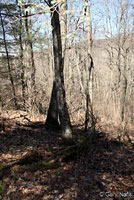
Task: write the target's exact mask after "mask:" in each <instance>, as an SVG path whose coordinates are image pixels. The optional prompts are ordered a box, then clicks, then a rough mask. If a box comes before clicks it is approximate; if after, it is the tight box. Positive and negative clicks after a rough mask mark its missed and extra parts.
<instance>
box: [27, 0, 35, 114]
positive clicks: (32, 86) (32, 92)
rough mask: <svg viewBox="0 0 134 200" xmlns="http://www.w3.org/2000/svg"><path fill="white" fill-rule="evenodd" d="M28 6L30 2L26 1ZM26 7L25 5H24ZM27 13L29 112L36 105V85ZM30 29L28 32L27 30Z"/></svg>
mask: <svg viewBox="0 0 134 200" xmlns="http://www.w3.org/2000/svg"><path fill="white" fill-rule="evenodd" d="M28 3H29V4H30V0H29V1H28ZM26 6H27V5H26ZM28 14H30V13H28V11H26V19H25V27H26V34H27V48H28V54H29V56H30V59H29V65H30V67H31V72H30V73H31V77H30V78H31V82H30V83H31V84H30V104H31V105H30V106H31V112H32V111H33V110H34V106H35V105H36V84H35V74H36V67H35V62H34V53H33V43H32V37H31V33H30V31H31V19H30V18H29V19H28ZM29 29H30V30H29Z"/></svg>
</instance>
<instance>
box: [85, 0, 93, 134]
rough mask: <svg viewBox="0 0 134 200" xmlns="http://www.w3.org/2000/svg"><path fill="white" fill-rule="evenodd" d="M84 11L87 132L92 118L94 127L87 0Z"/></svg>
mask: <svg viewBox="0 0 134 200" xmlns="http://www.w3.org/2000/svg"><path fill="white" fill-rule="evenodd" d="M84 9H85V15H86V23H87V38H88V49H87V63H86V71H87V80H86V82H87V84H86V111H85V131H87V129H88V123H89V119H90V118H91V127H93V126H94V115H93V107H92V80H91V75H92V68H93V58H92V30H91V17H90V5H89V3H88V1H87V0H84Z"/></svg>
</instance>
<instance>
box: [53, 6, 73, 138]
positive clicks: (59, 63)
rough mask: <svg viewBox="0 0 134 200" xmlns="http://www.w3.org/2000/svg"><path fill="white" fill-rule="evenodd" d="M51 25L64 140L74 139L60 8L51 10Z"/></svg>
mask: <svg viewBox="0 0 134 200" xmlns="http://www.w3.org/2000/svg"><path fill="white" fill-rule="evenodd" d="M51 12H52V14H51V25H52V27H53V31H52V36H53V52H54V69H55V83H56V89H57V102H58V111H59V119H60V125H61V129H62V135H63V138H64V139H67V140H68V139H69V140H70V139H72V130H71V124H70V118H69V114H68V109H67V103H66V95H65V87H64V75H63V69H64V58H63V57H62V41H61V30H60V20H59V14H58V12H59V9H58V6H56V7H54V8H53V9H51Z"/></svg>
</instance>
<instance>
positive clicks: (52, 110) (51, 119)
mask: <svg viewBox="0 0 134 200" xmlns="http://www.w3.org/2000/svg"><path fill="white" fill-rule="evenodd" d="M45 126H46V128H47V129H54V130H55V129H57V130H59V129H60V125H59V121H58V102H57V90H56V83H55V80H54V81H53V88H52V93H51V99H50V103H49V109H48V113H47V118H46V122H45Z"/></svg>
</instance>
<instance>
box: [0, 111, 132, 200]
mask: <svg viewBox="0 0 134 200" xmlns="http://www.w3.org/2000/svg"><path fill="white" fill-rule="evenodd" d="M82 128H83V127H81V126H80V127H78V126H77V124H75V126H74V127H73V132H74V139H75V141H80V139H81V138H82V137H83V136H84V135H85V133H84V131H83V129H82ZM102 128H103V127H101V131H100V130H98V134H101V137H98V138H97V139H96V141H95V143H93V144H90V145H89V147H88V148H86V149H85V151H83V153H82V154H81V155H77V156H76V158H75V159H71V160H68V161H63V162H62V165H61V166H60V167H58V168H56V169H48V170H37V171H35V172H31V171H27V170H23V171H17V170H11V173H7V174H6V173H5V174H4V176H2V177H1V179H0V199H2V200H60V199H61V200H104V199H106V200H110V199H114V200H115V199H118V200H120V199H125V200H128V199H134V144H133V142H132V143H131V142H126V143H125V142H124V143H122V142H118V141H117V137H116V136H117V135H116V134H115V132H116V130H114V129H112V128H111V130H110V128H109V132H108V131H107V130H106V129H107V126H105V128H104V130H103V131H102ZM133 131H134V130H131V133H133ZM131 139H132V141H134V139H133V136H131ZM63 148H64V146H63V143H62V139H61V133H60V131H59V132H58V133H57V132H54V131H47V130H46V129H45V127H44V122H43V121H42V122H39V121H35V120H32V121H31V120H29V118H28V117H27V115H25V113H21V112H18V111H17V112H12V113H11V112H7V113H6V114H5V113H1V116H0V163H6V162H8V163H10V162H12V161H14V160H16V159H19V158H20V157H23V156H25V155H27V154H28V153H29V152H31V151H33V150H36V151H37V152H38V153H39V154H40V155H41V156H42V158H43V160H46V159H47V158H49V157H50V156H51V155H53V154H55V152H57V151H59V150H60V149H63ZM24 167H25V166H23V168H24Z"/></svg>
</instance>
